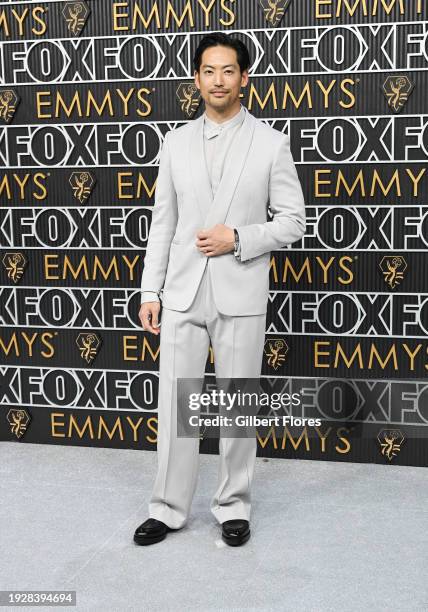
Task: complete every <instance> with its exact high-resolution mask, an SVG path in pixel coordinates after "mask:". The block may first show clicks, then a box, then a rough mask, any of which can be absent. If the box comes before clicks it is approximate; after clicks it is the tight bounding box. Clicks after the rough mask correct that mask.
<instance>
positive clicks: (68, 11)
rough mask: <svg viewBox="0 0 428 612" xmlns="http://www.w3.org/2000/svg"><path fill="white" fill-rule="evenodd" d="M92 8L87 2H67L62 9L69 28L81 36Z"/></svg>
mask: <svg viewBox="0 0 428 612" xmlns="http://www.w3.org/2000/svg"><path fill="white" fill-rule="evenodd" d="M90 12H91V11H90V8H89V6H88V5H87V4H86V2H83V1H81V0H80V1H79V2H66V3H65V5H64V8H63V9H62V15H63V17H64V19H65V21H66V23H67V29H68V30H69V31H70V32H71V33H72V34H73V35H74V36H79V34H80V32H81V31H82V30H83V28H84V26H85V23H86V22H87V20H88V16H89V13H90Z"/></svg>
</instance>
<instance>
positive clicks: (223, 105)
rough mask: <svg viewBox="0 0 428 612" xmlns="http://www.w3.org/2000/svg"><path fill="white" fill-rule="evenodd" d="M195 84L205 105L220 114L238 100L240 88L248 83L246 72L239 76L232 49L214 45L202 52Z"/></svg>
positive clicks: (234, 52) (235, 57)
mask: <svg viewBox="0 0 428 612" xmlns="http://www.w3.org/2000/svg"><path fill="white" fill-rule="evenodd" d="M195 83H196V86H197V87H198V89H200V91H201V96H202V98H203V99H204V101H205V105H206V106H211V107H212V108H213V109H215V110H217V111H220V112H222V111H225V110H227V109H229V108H230V107H232V106H233V105H234V104H236V103H237V100H239V94H240V90H241V87H245V86H246V85H247V83H248V72H247V71H246V70H244V72H243V73H242V74H241V72H240V69H239V64H238V61H237V56H236V51H235V50H234V49H231V48H230V47H223V46H222V45H216V46H215V47H208V49H205V51H204V52H203V54H202V58H201V66H200V68H199V72H197V71H195Z"/></svg>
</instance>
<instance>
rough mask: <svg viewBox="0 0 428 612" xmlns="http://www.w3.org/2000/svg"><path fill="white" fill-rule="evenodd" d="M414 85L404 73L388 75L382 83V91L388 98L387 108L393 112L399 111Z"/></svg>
mask: <svg viewBox="0 0 428 612" xmlns="http://www.w3.org/2000/svg"><path fill="white" fill-rule="evenodd" d="M414 87H415V86H414V85H413V84H412V83H411V81H410V79H409V78H408V77H407V76H405V75H398V76H397V75H395V76H389V77H388V78H387V79H386V80H385V82H384V83H383V85H382V91H383V94H384V96H385V97H386V99H387V100H388V106H389V108H390V109H391V110H392V111H394V113H399V112H400V111H401V109H402V108H403V106H404V105H405V104H406V103H407V100H408V99H409V96H410V94H411V93H412V91H413V89H414Z"/></svg>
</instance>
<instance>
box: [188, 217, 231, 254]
mask: <svg viewBox="0 0 428 612" xmlns="http://www.w3.org/2000/svg"><path fill="white" fill-rule="evenodd" d="M196 237H197V238H198V239H197V240H196V246H197V248H198V249H199V251H200V252H201V253H203V254H204V255H206V256H207V257H212V256H213V255H223V254H224V253H230V251H233V250H234V248H235V232H234V231H233V228H231V227H228V226H227V225H223V224H222V223H217V225H214V226H213V227H212V228H210V229H202V230H200V231H199V232H198V233H197V234H196Z"/></svg>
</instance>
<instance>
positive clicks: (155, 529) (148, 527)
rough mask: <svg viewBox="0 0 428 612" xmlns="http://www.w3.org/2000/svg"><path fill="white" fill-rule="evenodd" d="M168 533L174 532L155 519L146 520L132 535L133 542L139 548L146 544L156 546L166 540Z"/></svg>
mask: <svg viewBox="0 0 428 612" xmlns="http://www.w3.org/2000/svg"><path fill="white" fill-rule="evenodd" d="M168 531H174V530H173V529H171V527H168V525H165V523H162V521H158V520H157V519H155V518H148V519H147V520H146V521H144V523H141V525H140V526H139V527H137V529H136V530H135V533H134V542H135V543H136V544H140V546H146V545H147V544H156V542H160V541H161V540H164V539H165V538H166V534H167V533H168Z"/></svg>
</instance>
